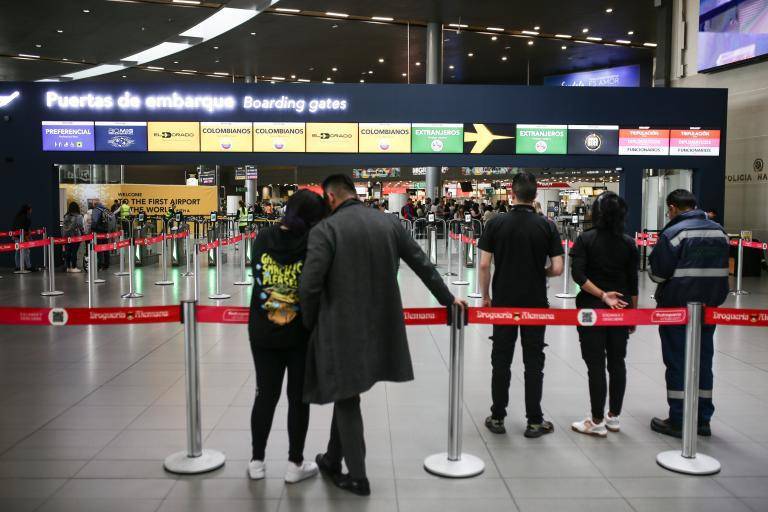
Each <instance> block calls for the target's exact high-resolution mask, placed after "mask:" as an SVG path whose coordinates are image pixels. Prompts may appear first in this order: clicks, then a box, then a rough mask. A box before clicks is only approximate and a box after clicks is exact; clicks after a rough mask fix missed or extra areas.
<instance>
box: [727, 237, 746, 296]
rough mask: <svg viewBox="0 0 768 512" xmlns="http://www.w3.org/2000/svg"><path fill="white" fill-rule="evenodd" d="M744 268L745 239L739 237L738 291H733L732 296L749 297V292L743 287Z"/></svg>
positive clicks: (737, 261) (737, 259) (737, 262)
mask: <svg viewBox="0 0 768 512" xmlns="http://www.w3.org/2000/svg"><path fill="white" fill-rule="evenodd" d="M743 268H744V239H743V238H741V237H739V246H738V249H737V258H736V289H735V290H733V291H731V295H749V292H748V291H746V290H743V289H742V288H741V286H742V277H741V276H742V272H743Z"/></svg>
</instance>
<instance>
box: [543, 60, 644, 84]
mask: <svg viewBox="0 0 768 512" xmlns="http://www.w3.org/2000/svg"><path fill="white" fill-rule="evenodd" d="M544 85H554V86H558V87H640V66H639V65H637V64H634V65H631V66H619V67H615V68H604V69H594V70H592V71H579V72H578V73H568V74H566V75H552V76H547V77H544Z"/></svg>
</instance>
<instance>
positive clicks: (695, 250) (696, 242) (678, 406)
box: [650, 189, 728, 437]
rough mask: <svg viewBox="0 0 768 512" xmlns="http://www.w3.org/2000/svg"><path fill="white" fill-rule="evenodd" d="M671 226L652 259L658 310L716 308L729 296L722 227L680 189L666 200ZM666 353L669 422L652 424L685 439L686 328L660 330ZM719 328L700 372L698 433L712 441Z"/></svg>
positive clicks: (706, 331) (709, 339) (708, 330)
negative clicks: (690, 306)
mask: <svg viewBox="0 0 768 512" xmlns="http://www.w3.org/2000/svg"><path fill="white" fill-rule="evenodd" d="M667 208H668V212H669V218H670V221H669V223H668V224H667V225H666V226H664V229H663V230H662V232H661V233H660V234H659V240H658V243H657V245H656V247H655V248H654V249H653V252H652V253H651V256H650V265H651V274H650V278H651V279H652V280H653V281H654V282H656V283H658V287H657V288H656V295H655V298H656V302H657V304H658V306H659V307H667V308H669V307H685V306H686V305H687V304H688V303H689V302H701V303H703V304H704V305H705V306H711V307H717V306H719V305H721V304H722V303H723V302H725V298H726V297H727V296H728V235H726V233H725V231H723V227H722V226H721V225H720V224H717V223H716V222H712V221H711V220H709V219H708V218H707V214H706V213H705V212H703V211H702V210H699V209H698V208H697V206H696V196H694V195H693V194H692V193H691V192H689V191H687V190H682V189H678V190H675V191H673V192H672V193H670V194H669V195H668V196H667ZM659 335H660V336H661V352H662V356H663V358H664V365H665V366H666V367H667V371H666V381H667V402H668V403H669V417H668V418H667V419H665V420H662V419H659V418H653V420H652V421H651V429H653V430H654V431H656V432H659V433H661V434H666V435H670V436H673V437H682V423H683V382H684V378H685V377H684V375H685V372H684V366H685V326H684V325H675V326H660V327H659ZM714 335H715V326H714V325H703V326H702V327H701V369H700V374H699V417H698V432H699V435H701V436H710V435H712V431H711V429H710V426H709V421H710V419H711V418H712V414H713V413H714V412H715V407H714V405H713V404H712V380H713V377H712V357H713V355H714V351H715V349H714Z"/></svg>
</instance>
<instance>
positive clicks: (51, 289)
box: [40, 238, 64, 297]
mask: <svg viewBox="0 0 768 512" xmlns="http://www.w3.org/2000/svg"><path fill="white" fill-rule="evenodd" d="M49 240H50V244H49V245H48V246H47V247H48V251H47V252H46V256H47V257H48V264H47V267H48V269H47V271H48V289H47V290H43V291H42V292H40V295H42V296H43V297H53V296H56V295H63V294H64V292H62V291H61V290H57V289H56V275H55V274H56V272H55V270H54V268H55V266H56V265H55V263H54V261H53V254H54V252H55V251H54V242H53V238H49Z"/></svg>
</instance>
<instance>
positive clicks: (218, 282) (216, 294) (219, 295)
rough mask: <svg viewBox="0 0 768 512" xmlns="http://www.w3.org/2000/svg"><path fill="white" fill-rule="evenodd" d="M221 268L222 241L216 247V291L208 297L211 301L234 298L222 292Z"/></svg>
mask: <svg viewBox="0 0 768 512" xmlns="http://www.w3.org/2000/svg"><path fill="white" fill-rule="evenodd" d="M221 267H222V259H221V239H219V245H218V246H216V291H215V292H214V293H211V294H210V295H208V298H209V299H214V300H223V299H229V298H230V297H232V296H231V295H230V294H228V293H222V291H221Z"/></svg>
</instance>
